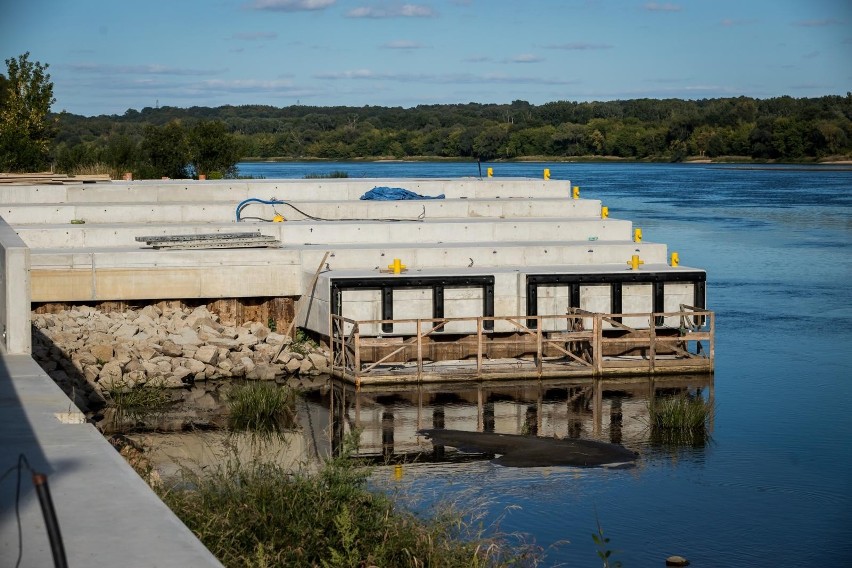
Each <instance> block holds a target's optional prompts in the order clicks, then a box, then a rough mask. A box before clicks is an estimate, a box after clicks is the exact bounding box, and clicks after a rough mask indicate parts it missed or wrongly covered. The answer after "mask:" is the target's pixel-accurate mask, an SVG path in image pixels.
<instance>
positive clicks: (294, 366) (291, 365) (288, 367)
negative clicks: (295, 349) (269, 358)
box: [284, 357, 302, 375]
mask: <svg viewBox="0 0 852 568" xmlns="http://www.w3.org/2000/svg"><path fill="white" fill-rule="evenodd" d="M301 368H302V362H301V361H300V360H298V359H296V358H295V357H293V358H292V359H290V360H289V361H287V363H286V364H285V365H284V371H285V372H286V373H287V374H288V375H295V374H297V373H298V372H299V369H301Z"/></svg>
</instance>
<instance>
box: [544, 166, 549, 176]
mask: <svg viewBox="0 0 852 568" xmlns="http://www.w3.org/2000/svg"><path fill="white" fill-rule="evenodd" d="M544 179H550V168H544Z"/></svg>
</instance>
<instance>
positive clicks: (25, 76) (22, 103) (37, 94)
mask: <svg viewBox="0 0 852 568" xmlns="http://www.w3.org/2000/svg"><path fill="white" fill-rule="evenodd" d="M29 57H30V54H29V52H27V53H24V54H23V55H19V56H18V57H17V58H10V59H7V60H6V70H7V73H6V77H5V78H4V80H3V81H0V91H2V93H0V170H5V171H35V170H40V169H44V167H45V166H46V165H47V162H48V156H49V151H50V141H51V139H52V138H53V136H54V134H55V128H54V125H55V121H54V120H52V119H50V118H49V117H48V114H49V113H50V107H51V105H52V104H53V103H54V102H56V99H55V98H54V97H53V83H52V82H51V80H50V75H49V74H47V73H46V72H45V71H46V70H47V68H48V65H47V64H44V65H42V64H41V63H39V62H38V61H30V60H29Z"/></svg>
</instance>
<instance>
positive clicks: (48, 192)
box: [0, 178, 571, 204]
mask: <svg viewBox="0 0 852 568" xmlns="http://www.w3.org/2000/svg"><path fill="white" fill-rule="evenodd" d="M381 186H385V187H402V188H403V189H407V190H409V191H413V192H415V193H418V194H420V195H426V196H437V195H445V196H446V198H447V199H459V198H467V199H481V198H494V197H501V198H512V197H517V198H529V197H534V198H547V197H564V198H570V197H571V182H570V181H567V180H547V181H545V180H535V179H525V178H484V179H480V178H462V179H404V180H403V179H346V178H344V179H328V180H325V179H324V180H305V179H285V180H280V179H279V180H222V181H204V182H198V181H193V180H163V181H161V180H150V181H132V182H126V181H114V182H111V183H99V184H86V185H84V184H79V185H59V186H52V185H34V186H7V185H5V184H4V185H2V186H0V204H16V203H17V204H28V203H30V204H31V203H139V202H146V203H152V202H154V203H173V202H186V201H194V202H197V203H210V202H221V201H227V202H237V203H238V202H240V201H242V200H244V199H248V198H250V197H255V198H260V199H272V198H276V199H281V200H285V199H289V200H296V201H324V200H327V201H341V200H347V201H357V200H359V199H360V197H361V196H362V195H364V194H365V193H366V192H367V191H369V190H371V189H373V188H374V187H381Z"/></svg>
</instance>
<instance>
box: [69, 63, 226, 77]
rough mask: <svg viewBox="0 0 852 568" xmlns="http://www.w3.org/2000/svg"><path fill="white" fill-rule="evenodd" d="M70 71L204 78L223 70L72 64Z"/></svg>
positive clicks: (154, 65) (153, 65)
mask: <svg viewBox="0 0 852 568" xmlns="http://www.w3.org/2000/svg"><path fill="white" fill-rule="evenodd" d="M66 67H68V68H69V69H71V70H72V71H77V72H79V73H92V74H97V75H181V76H204V75H216V74H218V73H221V72H222V71H223V70H220V69H184V68H180V67H169V66H167V65H158V64H149V65H107V64H101V63H73V64H70V65H67V66H66Z"/></svg>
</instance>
